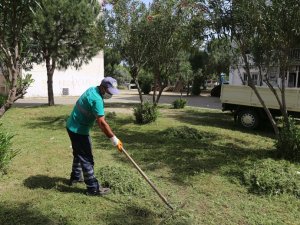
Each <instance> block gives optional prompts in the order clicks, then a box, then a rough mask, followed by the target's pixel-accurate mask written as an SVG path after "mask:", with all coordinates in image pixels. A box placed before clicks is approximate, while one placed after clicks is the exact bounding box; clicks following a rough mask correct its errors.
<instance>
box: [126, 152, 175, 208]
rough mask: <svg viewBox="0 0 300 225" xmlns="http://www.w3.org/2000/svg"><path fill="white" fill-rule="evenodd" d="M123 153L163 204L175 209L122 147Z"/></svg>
mask: <svg viewBox="0 0 300 225" xmlns="http://www.w3.org/2000/svg"><path fill="white" fill-rule="evenodd" d="M122 152H123V153H124V154H125V155H126V157H127V158H128V159H129V160H130V161H131V162H132V164H133V165H134V167H135V168H136V169H137V170H138V171H139V173H140V174H141V175H142V176H143V178H144V179H145V180H146V181H147V182H148V184H149V185H150V186H151V187H152V189H153V190H154V191H155V192H156V193H157V194H158V196H159V197H160V198H161V200H163V202H164V203H165V204H166V205H167V206H168V207H169V208H170V209H172V210H173V209H174V208H173V207H172V206H171V205H170V203H169V202H168V201H167V199H166V198H165V197H164V196H163V195H162V194H161V193H160V191H159V190H158V189H157V187H156V186H155V185H154V184H153V183H152V181H151V180H150V179H149V178H148V177H147V175H146V174H145V173H144V172H143V170H142V169H141V168H140V167H139V166H138V164H136V162H135V161H134V160H133V159H132V158H131V156H130V155H129V154H128V153H127V151H126V150H125V149H124V148H123V147H122Z"/></svg>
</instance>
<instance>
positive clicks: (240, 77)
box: [229, 49, 300, 88]
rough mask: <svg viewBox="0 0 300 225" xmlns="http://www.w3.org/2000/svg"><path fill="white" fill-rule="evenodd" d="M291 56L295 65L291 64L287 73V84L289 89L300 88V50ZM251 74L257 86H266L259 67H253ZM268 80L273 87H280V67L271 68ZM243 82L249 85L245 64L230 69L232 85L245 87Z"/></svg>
mask: <svg viewBox="0 0 300 225" xmlns="http://www.w3.org/2000/svg"><path fill="white" fill-rule="evenodd" d="M291 54H292V57H293V63H292V64H291V66H290V68H289V71H287V74H286V81H285V84H286V87H288V88H300V49H294V50H293V51H292V53H291ZM250 61H251V60H250ZM250 73H251V77H252V78H253V80H254V82H255V83H256V85H258V86H266V84H265V83H264V82H263V81H262V80H261V78H260V76H259V70H258V68H257V67H254V66H252V67H251V69H250ZM268 78H269V80H270V82H271V83H272V84H273V85H275V86H276V85H280V83H281V79H280V78H279V67H272V68H269V71H268ZM243 81H244V82H245V83H247V76H246V72H245V70H244V68H243V64H242V63H239V65H238V66H237V67H231V68H230V72H229V83H230V84H232V85H243Z"/></svg>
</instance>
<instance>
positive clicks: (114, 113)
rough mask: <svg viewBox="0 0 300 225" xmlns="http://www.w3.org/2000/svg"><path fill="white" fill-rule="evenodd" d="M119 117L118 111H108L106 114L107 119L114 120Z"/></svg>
mask: <svg viewBox="0 0 300 225" xmlns="http://www.w3.org/2000/svg"><path fill="white" fill-rule="evenodd" d="M116 118H117V114H116V112H107V113H106V114H105V119H108V120H114V119H116Z"/></svg>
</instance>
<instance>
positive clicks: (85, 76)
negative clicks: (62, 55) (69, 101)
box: [23, 52, 104, 97]
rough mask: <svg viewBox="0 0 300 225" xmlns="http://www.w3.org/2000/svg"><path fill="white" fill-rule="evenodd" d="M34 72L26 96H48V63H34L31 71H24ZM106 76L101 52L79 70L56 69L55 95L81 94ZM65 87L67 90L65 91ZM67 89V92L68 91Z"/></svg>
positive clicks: (25, 72)
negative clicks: (32, 80)
mask: <svg viewBox="0 0 300 225" xmlns="http://www.w3.org/2000/svg"><path fill="white" fill-rule="evenodd" d="M27 73H29V74H32V78H33V79H34V82H33V83H32V85H31V86H30V87H29V88H28V90H27V94H26V95H25V97H47V96H48V90H47V71H46V65H45V64H41V65H34V66H33V69H32V70H31V71H23V74H27ZM103 77H104V57H103V52H100V53H99V54H98V55H97V56H96V57H94V58H93V59H92V60H91V61H90V62H89V63H88V64H86V65H83V66H82V67H81V68H80V69H79V70H76V69H75V68H69V69H67V70H60V71H59V70H55V71H54V75H53V92H54V96H63V95H69V96H79V95H81V94H82V93H83V92H84V91H85V90H86V89H87V88H89V87H91V86H97V85H99V84H100V82H101V80H102V79H103ZM63 89H64V90H65V92H64V93H63ZM66 90H67V92H68V93H67V92H66Z"/></svg>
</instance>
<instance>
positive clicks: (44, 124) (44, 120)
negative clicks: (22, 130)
mask: <svg viewBox="0 0 300 225" xmlns="http://www.w3.org/2000/svg"><path fill="white" fill-rule="evenodd" d="M68 117H69V115H61V116H42V117H37V118H35V119H34V120H30V122H27V123H25V126H26V127H27V128H29V129H36V128H43V129H50V130H58V129H65V127H66V122H67V119H68Z"/></svg>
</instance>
